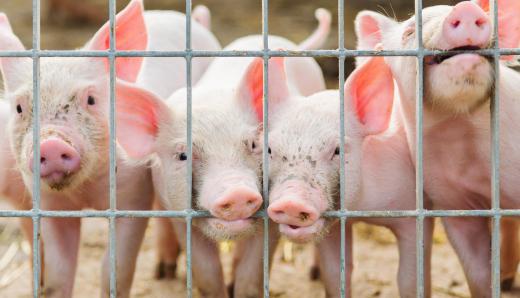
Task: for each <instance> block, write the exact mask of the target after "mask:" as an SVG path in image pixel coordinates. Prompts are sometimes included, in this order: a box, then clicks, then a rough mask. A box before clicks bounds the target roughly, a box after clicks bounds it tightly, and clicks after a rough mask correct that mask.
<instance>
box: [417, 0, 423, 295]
mask: <svg viewBox="0 0 520 298" xmlns="http://www.w3.org/2000/svg"><path fill="white" fill-rule="evenodd" d="M422 6H423V5H422V0H415V15H416V22H415V31H416V36H417V50H418V53H417V69H418V70H419V71H418V72H417V77H416V84H417V90H416V98H417V100H416V102H415V125H416V127H415V139H416V141H415V144H416V145H415V152H416V156H415V160H416V168H415V192H416V193H415V198H416V208H417V209H418V211H419V216H417V218H416V225H415V233H416V247H415V250H416V253H417V255H416V262H417V285H416V287H417V297H419V298H422V297H424V216H423V211H424V199H423V181H424V180H423V179H424V177H423V96H424V45H423V37H422V36H423V32H422V28H423V23H422V22H423V21H422V20H423V18H422V17H423V16H422Z"/></svg>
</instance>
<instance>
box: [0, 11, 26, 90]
mask: <svg viewBox="0 0 520 298" xmlns="http://www.w3.org/2000/svg"><path fill="white" fill-rule="evenodd" d="M0 51H25V48H24V46H23V44H22V42H21V41H20V39H18V37H16V35H14V33H13V30H12V29H11V25H10V24H9V19H7V16H6V15H5V14H4V13H0ZM0 70H1V71H2V77H3V79H4V87H5V90H6V91H7V92H12V91H14V90H16V89H18V87H20V85H21V84H23V82H24V81H26V80H27V78H29V76H28V75H30V72H31V59H30V58H25V57H24V58H9V57H0Z"/></svg>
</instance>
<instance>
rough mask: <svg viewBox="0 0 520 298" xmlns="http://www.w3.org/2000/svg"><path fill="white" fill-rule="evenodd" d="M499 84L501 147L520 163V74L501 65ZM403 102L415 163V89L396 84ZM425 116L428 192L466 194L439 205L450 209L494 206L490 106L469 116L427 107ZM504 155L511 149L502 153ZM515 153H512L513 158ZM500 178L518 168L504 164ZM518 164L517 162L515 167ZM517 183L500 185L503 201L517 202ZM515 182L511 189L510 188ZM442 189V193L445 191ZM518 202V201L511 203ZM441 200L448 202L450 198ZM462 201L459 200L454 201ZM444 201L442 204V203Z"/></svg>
mask: <svg viewBox="0 0 520 298" xmlns="http://www.w3.org/2000/svg"><path fill="white" fill-rule="evenodd" d="M500 72H501V76H500V79H499V81H498V83H499V92H500V93H499V97H500V99H499V100H500V106H501V109H500V116H499V117H500V121H499V122H500V145H501V152H503V153H502V156H501V158H502V160H507V161H508V162H511V163H512V164H514V165H516V164H517V163H519V161H520V159H519V158H520V156H518V157H516V155H520V151H519V150H518V149H516V150H515V148H516V146H515V145H514V143H515V138H516V139H518V137H517V136H516V135H515V134H514V132H515V131H518V129H520V121H518V120H517V119H518V118H517V117H515V116H514V115H518V113H520V105H519V104H518V103H517V102H516V101H515V96H516V95H515V94H518V91H516V90H518V89H519V86H520V75H519V74H518V73H516V72H515V71H513V70H511V69H509V68H508V67H505V66H502V65H501V67H500ZM398 85H399V86H398V87H399V90H400V100H401V105H400V106H401V112H402V116H403V119H404V128H405V131H406V138H407V140H408V145H409V150H410V153H411V156H412V161H413V163H414V165H415V164H416V155H417V152H416V144H417V141H416V131H415V130H416V120H415V114H416V113H415V90H410V91H408V93H407V92H403V91H402V90H407V89H410V88H403V86H406V85H405V84H400V82H398ZM423 114H424V117H423V119H424V120H423V144H424V146H423V155H424V156H423V160H424V181H425V190H426V192H430V193H428V194H429V195H430V196H431V197H432V199H433V200H434V204H435V201H437V202H439V201H440V200H436V197H437V194H436V192H439V193H438V196H439V197H440V196H441V195H443V194H445V195H447V196H453V197H455V196H457V197H464V198H467V200H466V202H464V203H463V205H462V206H454V205H451V204H450V203H452V202H450V203H448V205H444V204H441V205H443V206H441V207H446V208H465V207H468V208H482V209H484V208H490V197H491V185H490V176H491V172H490V158H491V142H490V140H491V129H490V109H489V104H484V105H482V106H481V107H480V108H479V109H478V110H475V111H473V112H472V113H470V114H466V115H446V114H445V113H441V112H439V111H435V110H432V109H431V108H430V107H427V106H426V105H425V107H424V113H423ZM504 153H507V154H505V155H504ZM513 156H514V157H513ZM501 166H503V167H504V169H501V178H503V180H506V179H509V177H508V175H511V177H517V178H518V177H519V176H520V174H518V173H516V172H514V173H513V171H514V167H513V166H509V164H506V163H502V164H501ZM517 166H518V165H517ZM514 185H515V184H514V183H512V184H511V185H507V183H504V182H502V183H501V186H502V187H501V192H502V199H501V202H502V204H504V207H505V205H510V204H518V199H513V197H518V195H520V190H516V189H514V187H513V186H514ZM509 186H511V188H508V187H509ZM441 190H442V191H441ZM513 200H516V202H517V203H514V202H512V201H513ZM442 201H450V200H448V199H445V200H442ZM453 201H460V200H453ZM443 203H444V202H443Z"/></svg>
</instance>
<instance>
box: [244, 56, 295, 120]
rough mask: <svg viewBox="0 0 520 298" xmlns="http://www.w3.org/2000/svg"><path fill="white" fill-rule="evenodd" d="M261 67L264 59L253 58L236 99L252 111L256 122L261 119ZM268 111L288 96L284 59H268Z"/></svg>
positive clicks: (262, 92)
mask: <svg viewBox="0 0 520 298" xmlns="http://www.w3.org/2000/svg"><path fill="white" fill-rule="evenodd" d="M263 69H264V60H263V59H262V58H255V59H254V60H253V62H251V64H250V65H249V67H248V69H247V71H246V73H245V75H244V77H243V78H242V82H241V83H240V87H239V95H238V100H239V101H240V104H241V105H242V106H243V107H245V108H246V109H247V110H250V111H254V112H255V114H256V117H257V119H258V122H262V121H263V116H264V113H263V99H264V89H263V82H264V76H263ZM267 88H268V97H269V98H268V99H269V112H271V110H272V109H273V108H276V106H277V105H278V104H279V103H280V102H282V101H284V100H286V99H287V98H288V96H289V88H288V85H287V76H286V74H285V59H284V58H283V57H273V58H271V59H269V82H268V86H267Z"/></svg>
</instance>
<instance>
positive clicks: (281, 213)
mask: <svg viewBox="0 0 520 298" xmlns="http://www.w3.org/2000/svg"><path fill="white" fill-rule="evenodd" d="M274 213H276V215H283V214H285V212H283V211H282V210H278V211H275V212H274Z"/></svg>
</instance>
